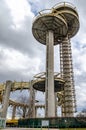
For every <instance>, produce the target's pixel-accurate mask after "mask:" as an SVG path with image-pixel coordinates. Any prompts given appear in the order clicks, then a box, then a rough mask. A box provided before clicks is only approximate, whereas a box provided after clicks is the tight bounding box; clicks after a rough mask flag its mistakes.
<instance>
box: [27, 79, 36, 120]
mask: <svg viewBox="0 0 86 130" xmlns="http://www.w3.org/2000/svg"><path fill="white" fill-rule="evenodd" d="M28 114H29V117H30V118H35V90H34V88H33V86H32V81H31V82H30V105H29V113H28Z"/></svg>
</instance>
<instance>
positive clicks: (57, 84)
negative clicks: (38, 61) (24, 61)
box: [33, 73, 65, 92]
mask: <svg viewBox="0 0 86 130" xmlns="http://www.w3.org/2000/svg"><path fill="white" fill-rule="evenodd" d="M35 78H36V79H34V80H33V88H34V89H36V90H38V91H42V92H45V73H40V74H38V75H36V76H35ZM64 83H65V82H64V80H63V79H62V78H61V77H60V74H59V73H55V74H54V91H55V92H60V91H62V90H63V89H64Z"/></svg>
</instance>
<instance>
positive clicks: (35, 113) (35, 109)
mask: <svg viewBox="0 0 86 130" xmlns="http://www.w3.org/2000/svg"><path fill="white" fill-rule="evenodd" d="M37 109H38V108H37V107H35V118H37Z"/></svg>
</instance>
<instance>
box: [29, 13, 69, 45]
mask: <svg viewBox="0 0 86 130" xmlns="http://www.w3.org/2000/svg"><path fill="white" fill-rule="evenodd" d="M49 30H52V31H53V33H54V45H56V44H58V43H59V41H60V39H61V38H62V37H65V36H66V35H67V31H68V28H67V23H66V21H65V20H64V18H63V17H62V16H60V15H54V13H51V11H50V12H48V13H45V12H44V11H41V12H40V13H39V15H38V16H37V17H36V18H35V20H34V22H33V25H32V33H33V35H34V37H35V38H36V40H37V41H39V42H40V43H42V44H44V45H46V32H47V31H49Z"/></svg>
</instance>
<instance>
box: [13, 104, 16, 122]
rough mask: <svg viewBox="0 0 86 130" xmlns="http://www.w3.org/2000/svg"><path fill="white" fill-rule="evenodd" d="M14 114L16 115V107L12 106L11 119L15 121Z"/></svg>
mask: <svg viewBox="0 0 86 130" xmlns="http://www.w3.org/2000/svg"><path fill="white" fill-rule="evenodd" d="M15 114H16V106H15V105H14V106H13V111H12V119H15Z"/></svg>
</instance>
